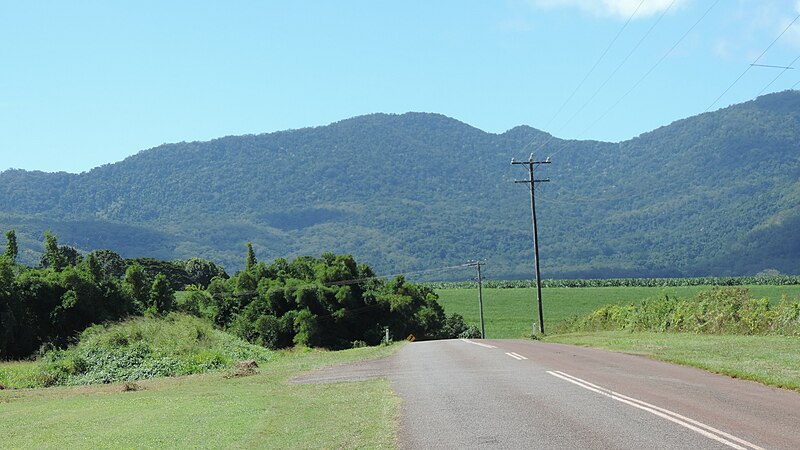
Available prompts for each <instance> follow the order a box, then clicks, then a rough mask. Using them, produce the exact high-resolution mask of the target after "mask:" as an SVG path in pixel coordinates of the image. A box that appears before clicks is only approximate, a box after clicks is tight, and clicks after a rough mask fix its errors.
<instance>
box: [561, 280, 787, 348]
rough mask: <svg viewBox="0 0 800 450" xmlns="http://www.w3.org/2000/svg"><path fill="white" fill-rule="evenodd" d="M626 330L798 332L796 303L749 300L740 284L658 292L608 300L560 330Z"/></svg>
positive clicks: (727, 332)
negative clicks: (682, 293)
mask: <svg viewBox="0 0 800 450" xmlns="http://www.w3.org/2000/svg"><path fill="white" fill-rule="evenodd" d="M600 330H608V331H610V330H629V331H653V332H688V333H704V334H744V335H756V334H759V335H766V334H773V335H784V336H795V335H800V303H798V302H797V301H796V300H792V299H790V298H789V297H787V296H785V295H784V296H783V297H782V298H781V301H780V302H779V303H777V304H775V303H771V302H770V301H769V299H767V298H753V297H751V296H750V292H749V291H748V290H747V289H745V288H730V287H728V288H720V287H717V288H714V289H711V290H709V291H705V292H700V293H699V294H697V295H696V296H695V297H693V298H678V297H670V296H663V297H657V298H652V299H648V300H645V301H643V302H641V303H639V304H625V305H618V304H611V305H605V306H603V307H601V308H598V309H596V310H595V311H593V312H592V313H591V314H588V315H586V316H584V317H582V318H579V319H574V320H573V321H571V322H570V323H567V324H565V325H563V326H562V327H561V330H560V331H566V332H577V331H600Z"/></svg>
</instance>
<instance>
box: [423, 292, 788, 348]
mask: <svg viewBox="0 0 800 450" xmlns="http://www.w3.org/2000/svg"><path fill="white" fill-rule="evenodd" d="M745 287H747V288H748V289H749V290H750V293H751V295H752V296H753V297H757V298H761V297H766V298H769V299H770V301H771V302H773V303H777V302H778V301H780V298H781V295H783V294H786V295H789V296H790V297H793V298H797V297H800V286H798V285H792V286H745ZM710 288H711V287H710V286H683V287H667V288H663V287H597V288H545V289H542V304H543V308H542V309H543V310H544V319H545V331H547V332H548V333H551V332H555V331H558V327H559V325H560V324H562V323H563V322H564V321H565V320H567V319H570V318H573V317H576V316H578V317H580V316H585V315H587V314H589V313H591V312H592V311H594V310H596V309H598V308H599V307H601V306H603V305H608V304H620V305H624V304H635V303H639V302H641V301H642V300H645V299H647V298H650V297H655V296H663V295H669V296H671V297H674V296H677V297H693V296H695V295H696V294H697V293H698V292H700V291H704V290H708V289H710ZM436 293H437V294H439V303H440V304H441V305H442V307H444V310H445V312H446V313H447V314H452V313H458V314H461V315H462V316H464V320H466V322H467V323H469V324H473V325H478V326H480V316H479V313H478V290H477V289H437V290H436ZM535 303H536V290H535V289H484V290H483V309H484V321H485V324H486V337H487V338H495V339H503V338H520V337H524V336H530V334H531V332H532V324H533V321H534V317H536V318H537V321H538V309H536V307H535Z"/></svg>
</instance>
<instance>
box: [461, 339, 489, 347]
mask: <svg viewBox="0 0 800 450" xmlns="http://www.w3.org/2000/svg"><path fill="white" fill-rule="evenodd" d="M461 340H462V341H464V342H466V343H467V344H473V345H480V346H481V347H486V348H497V347H495V346H494V345H489V344H481V343H480V342H475V341H470V340H469V339H461Z"/></svg>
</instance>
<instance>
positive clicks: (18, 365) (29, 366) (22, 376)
mask: <svg viewBox="0 0 800 450" xmlns="http://www.w3.org/2000/svg"><path fill="white" fill-rule="evenodd" d="M38 374H39V367H38V365H37V364H36V363H35V362H34V361H10V362H0V385H3V388H5V389H11V388H28V387H34V386H36V384H37V375H38Z"/></svg>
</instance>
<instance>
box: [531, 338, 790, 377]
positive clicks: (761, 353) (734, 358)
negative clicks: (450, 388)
mask: <svg viewBox="0 0 800 450" xmlns="http://www.w3.org/2000/svg"><path fill="white" fill-rule="evenodd" d="M545 340H546V341H548V342H559V343H563V344H572V345H580V346H586V347H596V348H603V349H606V350H612V351H618V352H626V353H634V354H640V355H645V356H648V357H651V358H654V359H658V360H661V361H667V362H672V363H677V364H682V365H686V366H692V367H698V368H701V369H705V370H708V371H710V372H715V373H721V374H724V375H728V376H731V377H734V378H742V379H746V380H752V381H757V382H759V383H763V384H766V385H769V386H775V387H780V388H786V389H792V390H795V391H800V338H798V337H796V336H735V335H700V334H690V333H652V332H628V331H599V332H591V333H570V334H563V335H554V336H548V337H546V338H545Z"/></svg>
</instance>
